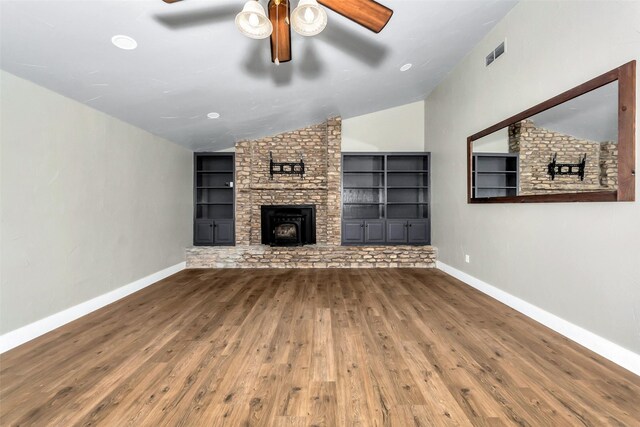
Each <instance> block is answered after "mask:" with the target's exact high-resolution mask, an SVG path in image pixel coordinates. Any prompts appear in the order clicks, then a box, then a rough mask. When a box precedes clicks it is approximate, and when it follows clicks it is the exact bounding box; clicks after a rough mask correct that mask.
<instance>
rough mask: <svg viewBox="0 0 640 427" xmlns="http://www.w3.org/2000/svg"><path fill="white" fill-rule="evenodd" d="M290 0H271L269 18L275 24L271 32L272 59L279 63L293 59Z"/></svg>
mask: <svg viewBox="0 0 640 427" xmlns="http://www.w3.org/2000/svg"><path fill="white" fill-rule="evenodd" d="M288 3H289V0H279V1H276V0H270V1H269V20H270V21H271V24H272V25H273V32H272V33H271V61H272V62H274V63H275V62H276V58H277V59H278V63H282V62H289V61H291V26H290V25H289V5H288Z"/></svg>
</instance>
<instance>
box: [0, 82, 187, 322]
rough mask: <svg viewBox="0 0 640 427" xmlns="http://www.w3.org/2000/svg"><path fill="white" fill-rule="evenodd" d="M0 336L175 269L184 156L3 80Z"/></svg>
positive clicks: (52, 96)
mask: <svg viewBox="0 0 640 427" xmlns="http://www.w3.org/2000/svg"><path fill="white" fill-rule="evenodd" d="M0 90H1V95H2V96H1V104H0V107H1V110H0V111H1V118H0V119H1V122H0V126H1V133H0V142H1V145H0V150H1V155H0V157H1V175H0V177H1V179H0V181H1V190H2V191H1V212H2V220H1V221H2V222H1V225H2V227H1V230H2V235H1V244H0V248H1V255H2V256H1V264H0V272H1V276H0V299H1V302H0V313H1V314H0V333H5V332H8V331H11V330H14V329H16V328H19V327H21V326H24V325H26V324H29V323H31V322H34V321H36V320H39V319H42V318H44V317H46V316H49V315H51V314H54V313H57V312H59V311H61V310H64V309H66V308H69V307H71V306H74V305H76V304H79V303H82V302H84V301H87V300H89V299H91V298H93V297H96V296H98V295H101V294H104V293H106V292H109V291H111V290H113V289H116V288H119V287H121V286H123V285H126V284H128V283H130V282H132V281H135V280H137V279H140V278H142V277H144V276H147V275H149V274H152V273H155V272H157V271H159V270H162V269H164V268H166V267H169V266H173V265H175V264H178V263H180V262H182V261H184V248H185V246H188V245H189V244H190V241H191V218H192V205H193V201H192V189H191V185H192V153H191V152H190V151H188V150H186V149H184V148H181V147H179V146H177V145H175V144H172V143H170V142H168V141H166V140H163V139H161V138H158V137H155V136H153V135H151V134H149V133H147V132H144V131H142V130H140V129H138V128H135V127H133V126H131V125H128V124H126V123H123V122H121V121H119V120H116V119H114V118H112V117H110V116H107V115H105V114H103V113H100V112H98V111H96V110H93V109H91V108H89V107H87V106H84V105H82V104H80V103H78V102H76V101H73V100H70V99H68V98H65V97H63V96H61V95H58V94H56V93H54V92H51V91H49V90H47V89H44V88H42V87H40V86H37V85H35V84H33V83H31V82H28V81H26V80H23V79H20V78H18V77H15V76H13V75H11V74H8V73H5V72H3V71H0Z"/></svg>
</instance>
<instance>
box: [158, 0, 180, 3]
mask: <svg viewBox="0 0 640 427" xmlns="http://www.w3.org/2000/svg"><path fill="white" fill-rule="evenodd" d="M162 1H163V2H165V3H177V2H179V1H182V0H162Z"/></svg>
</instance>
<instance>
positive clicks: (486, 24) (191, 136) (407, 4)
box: [0, 0, 516, 150]
mask: <svg viewBox="0 0 640 427" xmlns="http://www.w3.org/2000/svg"><path fill="white" fill-rule="evenodd" d="M296 3H297V2H296V1H295V0H294V1H293V4H294V5H295V4H296ZM381 3H383V4H385V5H386V6H388V7H390V8H391V9H393V10H394V15H393V17H392V18H391V21H390V22H389V24H388V25H387V27H386V28H385V29H384V30H383V31H382V32H381V33H380V34H374V33H372V32H370V31H368V30H366V29H364V28H362V27H359V26H358V25H356V24H354V23H353V22H351V21H349V20H348V19H346V18H343V17H342V16H339V15H337V14H335V13H333V12H331V11H328V15H329V24H328V25H327V28H326V29H325V30H324V32H322V33H321V34H320V35H318V36H315V37H303V36H300V35H298V34H296V33H293V32H292V44H293V61H292V62H289V63H286V64H280V65H279V66H276V65H274V64H272V63H271V60H270V51H269V40H268V39H266V40H251V39H249V38H246V37H244V36H243V35H242V34H240V32H239V31H238V30H237V29H236V28H235V25H234V17H235V15H236V14H237V13H238V12H239V11H240V10H241V9H242V6H243V0H185V1H183V2H180V3H175V4H165V3H163V2H162V1H161V0H137V1H131V0H128V1H121V0H111V1H106V0H104V1H103V0H44V1H31V0H21V1H16V0H0V8H1V9H0V67H1V68H2V69H4V70H6V71H8V72H10V73H13V74H15V75H18V76H21V77H23V78H26V79H28V80H31V81H33V82H35V83H37V84H40V85H42V86H44V87H47V88H49V89H51V90H54V91H56V92H59V93H61V94H63V95H65V96H68V97H70V98H73V99H75V100H77V101H80V102H82V103H84V104H86V105H89V106H91V107H93V108H96V109H98V110H100V111H104V112H105V113H108V114H110V115H112V116H115V117H117V118H120V119H122V120H124V121H126V122H129V123H131V124H133V125H135V126H138V127H140V128H142V129H145V130H147V131H149V132H152V133H154V134H156V135H159V136H162V137H165V138H167V139H169V140H171V141H174V142H176V143H178V144H181V145H184V146H186V147H188V148H190V149H193V150H217V149H224V148H228V147H231V146H232V145H233V143H234V142H235V141H237V140H240V139H246V138H256V137H261V136H265V135H270V134H275V133H278V132H281V131H284V130H290V129H295V128H298V127H302V126H305V125H308V124H311V123H315V122H320V121H322V120H324V119H325V118H326V117H329V116H332V115H341V116H342V117H346V118H348V117H354V116H358V115H362V114H366V113H369V112H373V111H378V110H381V109H384V108H389V107H393V106H397V105H401V104H406V103H409V102H413V101H417V100H420V99H424V98H425V97H426V95H428V94H429V92H430V91H431V90H433V88H434V87H435V86H436V85H437V84H438V83H439V82H440V81H441V80H442V79H443V78H444V76H445V75H446V74H447V73H449V72H450V71H451V70H452V69H453V67H454V66H455V65H456V64H457V63H458V62H459V61H460V60H461V59H462V58H463V57H464V55H465V54H466V53H467V52H468V51H470V50H471V48H472V47H473V46H474V45H475V44H476V43H477V42H479V41H480V39H481V38H482V37H483V36H484V35H485V34H486V33H487V32H488V31H489V30H490V29H491V28H492V27H493V26H494V25H495V23H497V22H498V21H499V20H500V19H501V18H502V17H503V16H504V15H505V14H506V13H507V12H508V11H509V10H510V9H511V8H512V7H513V6H514V4H515V3H516V1H515V0H473V1H463V0H441V1H438V0H414V1H411V0H381ZM117 34H124V35H128V36H131V37H133V38H134V39H135V40H136V41H137V43H138V47H137V49H135V50H121V49H118V48H116V47H115V46H114V45H113V44H112V43H111V38H112V36H114V35H117ZM406 63H412V64H413V67H412V68H411V69H410V70H408V71H405V72H401V71H400V67H401V66H402V65H404V64H406ZM210 112H217V113H219V114H220V118H218V119H209V118H207V113H210Z"/></svg>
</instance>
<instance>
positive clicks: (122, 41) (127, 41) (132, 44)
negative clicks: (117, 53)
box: [111, 34, 138, 50]
mask: <svg viewBox="0 0 640 427" xmlns="http://www.w3.org/2000/svg"><path fill="white" fill-rule="evenodd" d="M111 43H113V44H114V45H116V46H117V47H119V48H120V49H124V50H133V49H135V48H136V47H138V42H137V41H135V40H134V39H132V38H131V37H129V36H124V35H122V34H118V35H117V36H113V37H111Z"/></svg>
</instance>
